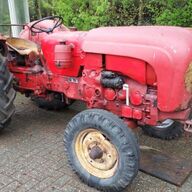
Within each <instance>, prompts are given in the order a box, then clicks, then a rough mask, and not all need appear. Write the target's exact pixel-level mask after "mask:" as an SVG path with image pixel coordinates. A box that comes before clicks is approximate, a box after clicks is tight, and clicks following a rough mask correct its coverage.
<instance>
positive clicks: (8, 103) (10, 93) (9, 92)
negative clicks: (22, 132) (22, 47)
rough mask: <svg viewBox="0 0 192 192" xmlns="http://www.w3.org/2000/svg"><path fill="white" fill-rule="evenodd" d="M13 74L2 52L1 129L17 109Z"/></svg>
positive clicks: (0, 87) (0, 59)
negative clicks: (14, 102)
mask: <svg viewBox="0 0 192 192" xmlns="http://www.w3.org/2000/svg"><path fill="white" fill-rule="evenodd" d="M12 80H13V75H12V74H11V73H10V72H9V70H8V68H7V66H6V60H5V58H4V57H3V56H2V55H1V54H0V129H2V128H4V127H6V125H8V123H9V122H10V119H11V116H12V115H13V113H14V111H15V107H14V104H13V101H14V99H15V90H14V89H13V87H12Z"/></svg>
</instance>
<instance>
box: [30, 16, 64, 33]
mask: <svg viewBox="0 0 192 192" xmlns="http://www.w3.org/2000/svg"><path fill="white" fill-rule="evenodd" d="M45 20H54V21H55V23H54V25H53V26H52V27H51V28H48V29H46V28H41V27H38V26H37V24H39V23H40V22H42V21H45ZM62 23H63V18H62V17H60V16H49V17H44V18H42V19H39V20H37V21H36V22H34V23H33V24H32V25H31V27H30V30H31V32H33V33H44V32H45V33H52V32H53V30H54V29H55V28H57V27H59V26H60V25H62Z"/></svg>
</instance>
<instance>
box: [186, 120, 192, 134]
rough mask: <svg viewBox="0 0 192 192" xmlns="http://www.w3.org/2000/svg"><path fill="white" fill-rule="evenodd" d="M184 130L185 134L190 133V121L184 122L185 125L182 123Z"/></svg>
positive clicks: (191, 129) (191, 123) (191, 131)
mask: <svg viewBox="0 0 192 192" xmlns="http://www.w3.org/2000/svg"><path fill="white" fill-rule="evenodd" d="M184 130H185V131H186V132H189V133H192V119H191V120H187V121H185V123H184Z"/></svg>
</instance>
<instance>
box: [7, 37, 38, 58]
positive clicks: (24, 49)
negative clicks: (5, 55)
mask: <svg viewBox="0 0 192 192" xmlns="http://www.w3.org/2000/svg"><path fill="white" fill-rule="evenodd" d="M6 44H7V45H8V46H9V47H11V48H12V49H13V50H15V51H17V52H18V53H19V54H20V55H29V54H31V53H35V54H36V55H39V52H38V45H37V44H36V43H34V42H32V41H29V40H26V39H21V38H15V37H11V38H7V40H6Z"/></svg>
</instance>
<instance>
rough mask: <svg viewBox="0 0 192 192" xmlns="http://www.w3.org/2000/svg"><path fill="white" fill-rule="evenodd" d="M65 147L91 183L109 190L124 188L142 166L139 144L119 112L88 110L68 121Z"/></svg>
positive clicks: (74, 167)
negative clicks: (140, 163) (117, 113)
mask: <svg viewBox="0 0 192 192" xmlns="http://www.w3.org/2000/svg"><path fill="white" fill-rule="evenodd" d="M64 146H65V151H66V154H67V157H68V160H69V163H70V165H71V166H72V168H73V170H74V171H75V172H76V173H77V174H78V175H79V177H80V178H81V179H82V180H83V181H84V182H85V183H86V184H88V185H89V186H92V187H95V188H97V189H99V190H102V191H106V192H117V191H122V190H123V189H125V188H126V187H127V186H128V185H129V184H130V183H131V182H132V181H133V179H134V178H135V176H136V175H137V173H138V167H139V146H138V144H137V141H136V138H135V136H134V134H133V133H132V131H131V130H130V129H129V128H128V127H127V126H126V125H125V123H124V122H123V121H122V120H121V119H120V118H119V117H117V116H116V115H114V114H112V113H110V112H108V111H105V110H100V109H90V110H85V111H83V112H81V113H79V114H77V115H76V116H75V117H74V118H73V119H72V120H71V121H70V122H69V124H68V125H67V128H66V130H65V134H64Z"/></svg>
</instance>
